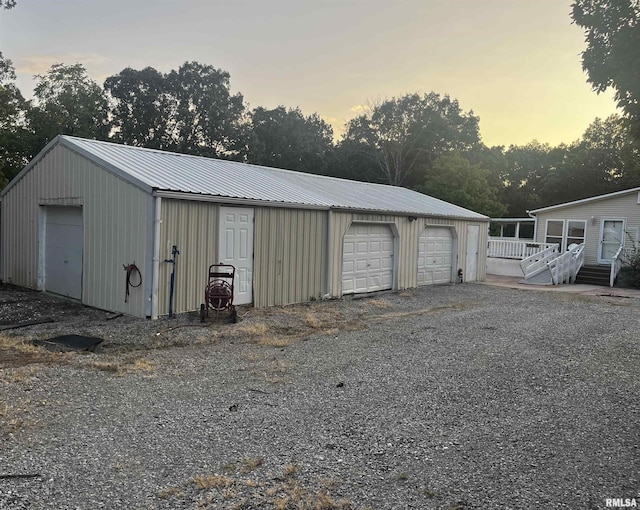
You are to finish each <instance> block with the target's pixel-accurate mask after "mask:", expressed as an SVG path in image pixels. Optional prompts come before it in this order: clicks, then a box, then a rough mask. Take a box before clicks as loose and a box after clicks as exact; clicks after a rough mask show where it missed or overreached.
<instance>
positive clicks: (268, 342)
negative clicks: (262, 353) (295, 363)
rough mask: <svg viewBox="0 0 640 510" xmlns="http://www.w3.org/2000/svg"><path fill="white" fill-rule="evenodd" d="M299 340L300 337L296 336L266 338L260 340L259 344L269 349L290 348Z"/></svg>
mask: <svg viewBox="0 0 640 510" xmlns="http://www.w3.org/2000/svg"><path fill="white" fill-rule="evenodd" d="M298 340H300V337H296V336H264V337H262V338H260V339H259V340H258V343H259V344H260V345H264V346H267V347H289V346H290V345H293V344H295V343H296V342H297V341H298Z"/></svg>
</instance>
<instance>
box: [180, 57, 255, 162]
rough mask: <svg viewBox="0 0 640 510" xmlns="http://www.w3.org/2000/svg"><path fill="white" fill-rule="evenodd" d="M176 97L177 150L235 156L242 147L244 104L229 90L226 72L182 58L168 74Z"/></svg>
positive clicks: (202, 154)
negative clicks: (178, 65)
mask: <svg viewBox="0 0 640 510" xmlns="http://www.w3.org/2000/svg"><path fill="white" fill-rule="evenodd" d="M167 80H168V83H169V84H170V88H171V91H172V93H173V95H174V97H175V100H176V112H175V119H174V120H175V132H174V144H175V148H176V150H178V151H179V152H183V153H188V154H197V155H201V156H208V157H224V158H230V159H237V158H239V155H240V153H241V150H242V144H243V133H244V131H243V128H244V121H245V119H244V115H245V106H244V99H243V97H242V95H241V94H233V95H232V94H231V91H230V85H229V73H227V72H226V71H222V70H220V69H216V68H215V67H213V66H210V65H203V64H199V63H198V62H185V63H184V64H183V65H182V66H180V68H179V69H178V70H177V71H171V72H170V73H169V74H168V75H167Z"/></svg>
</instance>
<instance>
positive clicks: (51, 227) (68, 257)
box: [44, 206, 83, 299]
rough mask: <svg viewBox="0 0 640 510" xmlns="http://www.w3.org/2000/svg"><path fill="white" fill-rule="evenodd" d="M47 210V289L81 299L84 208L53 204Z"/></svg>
mask: <svg viewBox="0 0 640 510" xmlns="http://www.w3.org/2000/svg"><path fill="white" fill-rule="evenodd" d="M45 214H46V219H45V236H44V242H45V246H44V250H45V256H44V289H45V290H46V291H48V292H53V293H55V294H60V295H62V296H67V297H70V298H74V299H82V247H83V227H82V208H81V207H62V206H50V207H47V208H46V213H45Z"/></svg>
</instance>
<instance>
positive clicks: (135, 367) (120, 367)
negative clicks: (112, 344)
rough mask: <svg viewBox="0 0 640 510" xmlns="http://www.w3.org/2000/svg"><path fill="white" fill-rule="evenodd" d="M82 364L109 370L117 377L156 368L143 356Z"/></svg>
mask: <svg viewBox="0 0 640 510" xmlns="http://www.w3.org/2000/svg"><path fill="white" fill-rule="evenodd" d="M84 366H87V367H89V368H93V369H95V370H100V371H102V372H109V373H112V374H114V375H117V376H118V377H124V376H125V375H127V374H130V373H133V372H147V373H150V372H153V371H154V370H155V368H156V365H155V363H153V362H152V361H149V360H147V359H144V358H136V359H133V360H128V361H120V360H118V361H92V362H91V363H88V364H86V365H84Z"/></svg>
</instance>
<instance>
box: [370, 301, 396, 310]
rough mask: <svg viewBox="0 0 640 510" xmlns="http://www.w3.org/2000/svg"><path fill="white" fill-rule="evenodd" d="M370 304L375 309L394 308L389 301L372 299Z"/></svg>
mask: <svg viewBox="0 0 640 510" xmlns="http://www.w3.org/2000/svg"><path fill="white" fill-rule="evenodd" d="M369 304H370V305H371V306H373V307H374V308H381V309H387V308H393V305H392V304H391V303H389V301H386V300H384V299H372V300H371V301H369Z"/></svg>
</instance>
